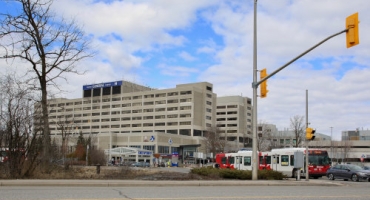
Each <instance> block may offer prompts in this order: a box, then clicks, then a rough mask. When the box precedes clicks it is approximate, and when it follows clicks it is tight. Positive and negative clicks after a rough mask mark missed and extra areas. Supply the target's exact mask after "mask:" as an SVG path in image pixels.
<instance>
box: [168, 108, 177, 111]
mask: <svg viewBox="0 0 370 200" xmlns="http://www.w3.org/2000/svg"><path fill="white" fill-rule="evenodd" d="M175 110H177V107H168V108H167V111H175Z"/></svg>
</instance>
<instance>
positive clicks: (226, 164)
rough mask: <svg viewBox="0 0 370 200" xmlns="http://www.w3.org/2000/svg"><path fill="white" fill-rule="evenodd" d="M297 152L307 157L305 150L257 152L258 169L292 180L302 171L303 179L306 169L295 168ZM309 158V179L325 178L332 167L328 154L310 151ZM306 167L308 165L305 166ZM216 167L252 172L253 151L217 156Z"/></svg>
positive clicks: (319, 150)
mask: <svg viewBox="0 0 370 200" xmlns="http://www.w3.org/2000/svg"><path fill="white" fill-rule="evenodd" d="M297 151H300V152H303V154H304V155H306V149H305V148H286V149H273V150H271V151H268V152H257V155H258V169H259V170H275V171H279V172H281V173H283V174H284V175H286V176H287V177H292V178H294V177H296V175H297V173H296V171H297V170H300V175H301V176H302V177H303V176H305V175H306V173H305V167H304V168H303V169H296V168H294V152H297ZM308 156H309V157H308V160H309V161H308V163H309V165H308V174H309V177H312V178H319V177H322V176H325V175H326V171H327V170H328V169H329V168H330V166H331V162H330V158H329V156H328V152H327V151H326V150H321V149H309V150H308ZM304 160H305V158H304ZM304 166H306V165H305V164H304ZM216 167H219V168H230V169H239V170H252V151H238V152H237V153H220V154H217V155H216Z"/></svg>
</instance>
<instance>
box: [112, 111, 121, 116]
mask: <svg viewBox="0 0 370 200" xmlns="http://www.w3.org/2000/svg"><path fill="white" fill-rule="evenodd" d="M110 114H111V115H119V114H120V111H112V112H111V113H110Z"/></svg>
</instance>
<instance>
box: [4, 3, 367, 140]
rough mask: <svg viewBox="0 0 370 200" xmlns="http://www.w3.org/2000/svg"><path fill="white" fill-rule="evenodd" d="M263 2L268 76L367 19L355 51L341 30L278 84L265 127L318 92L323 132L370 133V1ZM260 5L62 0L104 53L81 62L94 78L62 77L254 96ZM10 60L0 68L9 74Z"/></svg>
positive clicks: (271, 84)
mask: <svg viewBox="0 0 370 200" xmlns="http://www.w3.org/2000/svg"><path fill="white" fill-rule="evenodd" d="M1 4H2V5H1V8H0V9H1V10H2V11H3V9H4V8H5V9H6V6H5V5H4V3H3V2H2V3H1ZM257 5H258V7H257V57H258V58H257V68H258V69H263V68H267V72H268V73H271V72H273V71H275V70H276V69H278V68H279V67H281V66H282V65H284V64H285V63H287V62H288V61H290V60H291V59H293V58H294V57H296V56H298V55H299V54H301V53H302V52H304V51H306V50H307V49H309V48H310V47H312V46H313V45H315V44H317V43H318V42H320V41H321V40H323V39H325V38H326V37H328V36H330V35H332V34H335V33H337V32H340V31H342V30H344V29H345V18H346V17H347V16H349V15H351V14H353V13H355V12H359V19H360V21H361V23H360V44H359V45H357V46H355V47H352V48H349V49H347V48H346V43H345V34H341V35H339V36H337V37H334V38H332V39H330V40H329V41H327V42H326V43H324V44H323V45H321V46H320V47H318V48H316V49H315V50H313V51H312V52H310V53H308V54H307V55H305V56H304V57H302V58H301V59H299V60H298V61H296V62H294V63H293V64H291V65H289V66H288V67H287V68H285V69H284V70H282V71H280V72H279V73H277V74H276V75H275V76H273V77H272V78H270V79H269V80H268V90H269V92H268V94H267V98H263V99H261V98H258V121H264V122H266V123H271V124H275V125H276V126H277V128H278V129H279V130H284V129H287V128H289V127H290V119H291V118H292V117H294V116H295V115H299V116H305V113H306V96H305V95H306V90H308V107H309V109H308V110H309V111H308V114H309V117H308V118H309V122H310V123H311V125H310V126H311V127H313V128H316V130H317V132H319V133H323V134H327V135H329V136H330V134H331V130H332V133H333V136H334V138H335V139H337V140H338V139H339V138H340V135H341V132H342V131H346V130H355V129H356V128H359V129H361V130H362V129H364V130H369V129H370V83H369V79H370V62H369V61H370V48H369V47H370V37H368V35H369V34H370V26H369V25H370V12H369V9H370V1H368V0H295V1H293V0H259V1H258V2H257ZM253 6H254V0H229V1H226V0H123V1H114V0H107V1H103V0H58V1H55V2H54V5H53V9H54V11H55V13H56V14H57V15H58V16H63V17H64V18H67V19H71V18H74V19H75V20H76V21H77V22H78V24H80V25H81V27H82V29H83V31H84V32H85V33H86V35H88V36H90V37H91V38H92V44H93V48H94V49H95V50H96V52H97V54H96V56H95V57H93V58H91V59H86V60H84V61H82V62H80V63H79V66H78V67H79V69H81V70H84V69H86V70H88V72H87V73H86V74H85V75H83V76H77V75H67V78H68V82H66V81H64V80H59V82H60V84H61V86H62V89H64V90H66V91H68V92H64V93H60V94H59V95H60V96H61V97H65V98H81V97H82V86H83V85H84V84H93V83H101V82H111V81H117V80H128V81H132V82H135V83H138V84H142V85H146V86H149V87H152V88H157V89H166V88H174V87H176V85H177V84H184V83H193V82H210V83H212V84H213V88H214V92H215V93H217V95H218V96H228V95H242V96H246V97H250V98H252V81H253ZM8 64H9V63H8ZM8 64H5V63H4V62H2V63H0V65H2V67H1V68H2V70H1V72H2V73H4V69H6V67H9V65H8ZM11 67H13V68H14V66H11ZM25 67H27V66H25ZM20 68H21V67H20V66H18V70H19V71H21V69H20ZM258 91H259V90H258ZM330 127H333V128H332V129H331V128H330Z"/></svg>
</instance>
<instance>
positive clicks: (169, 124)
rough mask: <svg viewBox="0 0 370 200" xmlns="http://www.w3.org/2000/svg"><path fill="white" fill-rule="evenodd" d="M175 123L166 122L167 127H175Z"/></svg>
mask: <svg viewBox="0 0 370 200" xmlns="http://www.w3.org/2000/svg"><path fill="white" fill-rule="evenodd" d="M177 125H178V123H177V122H167V126H177Z"/></svg>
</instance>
